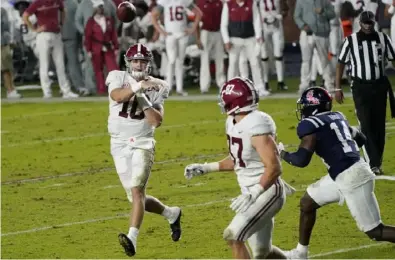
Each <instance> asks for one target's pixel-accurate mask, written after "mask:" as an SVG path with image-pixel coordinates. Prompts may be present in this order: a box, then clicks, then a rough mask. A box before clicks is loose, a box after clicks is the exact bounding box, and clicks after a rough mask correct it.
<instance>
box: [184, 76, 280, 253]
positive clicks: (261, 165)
mask: <svg viewBox="0 0 395 260" xmlns="http://www.w3.org/2000/svg"><path fill="white" fill-rule="evenodd" d="M258 101H259V97H258V93H257V91H256V90H255V87H254V84H253V83H252V81H250V80H248V79H244V78H240V77H236V78H233V79H231V80H229V81H228V82H226V83H225V84H224V85H223V86H222V88H221V92H220V105H221V107H222V108H223V111H224V112H226V114H227V115H228V117H227V119H226V136H227V138H228V146H229V156H227V157H226V158H225V159H223V160H222V161H219V162H212V163H208V164H190V165H188V166H186V168H185V172H184V175H185V177H186V178H187V179H191V178H192V177H194V176H197V175H201V174H205V173H209V172H218V171H233V170H234V171H235V172H236V174H237V180H238V183H239V185H240V188H241V195H239V196H238V197H237V198H235V199H233V202H232V204H231V205H230V207H231V209H232V210H234V211H235V212H236V216H235V217H234V218H233V220H232V222H231V223H230V224H229V226H228V227H227V228H226V229H225V231H224V233H223V237H224V239H225V240H227V241H228V244H229V246H230V247H231V249H232V253H233V257H234V258H237V259H247V258H250V253H249V252H248V250H247V247H246V245H245V241H248V243H249V245H250V248H251V250H252V255H253V257H254V258H282V259H285V255H284V253H283V252H282V251H281V250H280V249H279V248H277V247H275V246H272V243H271V242H272V240H271V237H272V230H273V223H274V216H275V215H276V214H277V213H278V212H279V211H280V209H281V208H282V206H283V205H284V203H285V192H284V183H283V181H282V180H281V178H280V175H281V172H282V170H281V163H280V157H279V153H278V150H277V146H276V142H275V136H276V126H275V123H274V121H273V119H272V118H271V117H270V116H269V115H268V114H266V113H264V112H261V111H259V110H257V107H258Z"/></svg>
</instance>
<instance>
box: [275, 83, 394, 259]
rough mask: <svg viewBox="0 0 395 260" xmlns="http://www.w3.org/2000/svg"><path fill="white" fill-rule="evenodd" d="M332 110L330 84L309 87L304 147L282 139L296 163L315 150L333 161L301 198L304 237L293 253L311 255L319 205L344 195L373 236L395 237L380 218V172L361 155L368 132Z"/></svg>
mask: <svg viewBox="0 0 395 260" xmlns="http://www.w3.org/2000/svg"><path fill="white" fill-rule="evenodd" d="M331 110H332V97H331V96H330V95H329V93H328V92H327V91H326V90H325V89H323V88H320V87H313V88H309V89H307V90H305V91H304V92H303V94H302V96H301V98H300V99H299V100H298V111H299V112H300V117H301V121H300V122H299V125H298V127H297V134H298V136H299V138H300V139H301V143H300V145H299V149H298V151H297V152H295V153H289V152H286V151H284V145H283V144H282V143H279V150H280V155H281V158H282V159H283V160H284V161H286V162H287V163H289V164H291V165H294V166H296V167H306V166H307V165H308V164H309V163H310V160H311V157H312V155H313V154H314V152H315V153H316V154H317V155H318V156H319V157H321V158H322V159H323V161H324V163H325V164H326V166H327V167H328V174H327V175H325V176H324V177H322V178H321V179H320V180H319V181H317V182H316V183H313V184H311V185H310V186H309V187H307V191H306V193H305V194H304V196H303V197H302V198H301V200H300V220H299V243H298V245H297V247H296V248H295V249H292V250H291V251H287V252H286V255H287V257H288V258H290V259H307V253H308V245H309V242H310V236H311V233H312V230H313V227H314V223H315V219H316V212H317V209H318V208H320V207H322V206H324V205H327V204H330V203H334V202H339V203H340V204H342V203H343V201H344V200H345V201H346V203H347V206H348V209H349V210H350V213H351V215H352V216H353V218H354V219H355V221H356V223H357V225H358V228H359V229H360V230H361V231H363V232H365V234H366V235H368V236H369V238H371V239H373V240H376V241H389V242H392V243H395V227H392V226H386V225H384V224H383V223H382V222H381V217H380V210H379V205H378V203H377V200H376V196H375V195H374V178H375V175H374V173H373V172H372V171H371V169H370V166H369V164H367V163H366V162H365V161H364V160H362V159H361V158H360V154H359V148H358V146H359V147H361V146H362V145H363V144H364V142H365V140H366V138H365V136H364V135H363V134H362V133H361V132H360V131H359V130H358V129H357V128H355V127H351V126H350V125H349V123H348V122H347V120H346V118H345V117H344V115H343V114H342V113H340V112H334V111H331Z"/></svg>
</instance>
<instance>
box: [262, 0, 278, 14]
mask: <svg viewBox="0 0 395 260" xmlns="http://www.w3.org/2000/svg"><path fill="white" fill-rule="evenodd" d="M268 1H270V2H271V4H272V10H271V11H276V5H275V4H274V0H263V2H265V11H266V12H269V11H270V10H269V7H268V5H267V2H268Z"/></svg>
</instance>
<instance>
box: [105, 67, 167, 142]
mask: <svg viewBox="0 0 395 260" xmlns="http://www.w3.org/2000/svg"><path fill="white" fill-rule="evenodd" d="M150 78H151V79H152V80H155V81H158V83H159V84H160V85H161V86H160V88H159V90H158V91H157V90H155V89H148V90H145V91H144V93H145V95H146V96H147V98H148V99H149V100H150V101H151V103H152V104H153V105H155V104H159V105H163V103H164V100H165V99H166V98H167V97H168V96H169V88H168V86H167V83H166V82H164V81H163V80H159V79H156V78H152V77H150ZM134 83H137V81H136V80H135V79H134V78H133V77H132V76H130V74H129V73H128V72H126V71H119V70H113V71H111V72H110V73H109V74H108V76H107V79H106V85H107V86H108V93H109V94H110V93H111V91H113V90H114V89H116V88H130V85H131V84H134ZM108 98H109V113H110V114H109V117H108V132H109V134H110V135H111V137H113V138H117V139H120V140H125V141H126V140H130V139H131V138H133V139H140V138H153V137H154V131H155V127H153V126H152V125H150V124H149V123H148V122H147V120H145V118H144V112H143V111H142V110H141V108H140V106H139V104H138V103H137V100H136V99H135V97H132V99H131V100H130V101H129V102H125V103H118V102H116V101H114V100H113V99H112V98H111V97H110V95H109V97H108Z"/></svg>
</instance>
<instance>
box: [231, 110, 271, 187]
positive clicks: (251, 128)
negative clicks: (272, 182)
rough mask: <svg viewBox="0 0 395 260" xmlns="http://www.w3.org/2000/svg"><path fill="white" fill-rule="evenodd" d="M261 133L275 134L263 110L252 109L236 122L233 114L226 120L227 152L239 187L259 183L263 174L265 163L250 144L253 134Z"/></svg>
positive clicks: (269, 119) (269, 118) (268, 117)
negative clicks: (233, 164) (231, 160)
mask: <svg viewBox="0 0 395 260" xmlns="http://www.w3.org/2000/svg"><path fill="white" fill-rule="evenodd" d="M262 134H271V135H273V136H275V134H276V125H275V123H274V121H273V119H272V118H271V117H270V116H269V115H268V114H266V113H264V112H261V111H258V110H255V111H252V112H250V113H249V114H248V115H247V116H245V117H244V118H243V119H242V120H241V121H240V122H238V123H236V122H235V121H234V118H233V116H228V118H227V120H226V135H227V139H228V147H229V154H230V156H231V157H232V159H233V161H234V163H235V166H234V170H235V172H236V175H237V181H238V182H239V185H240V187H241V188H243V187H248V186H251V185H254V184H257V183H259V181H260V178H261V176H262V174H264V171H265V165H263V163H262V161H261V158H260V156H259V154H258V152H257V151H256V150H255V148H254V147H253V146H252V144H251V138H252V137H253V136H254V135H262Z"/></svg>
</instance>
